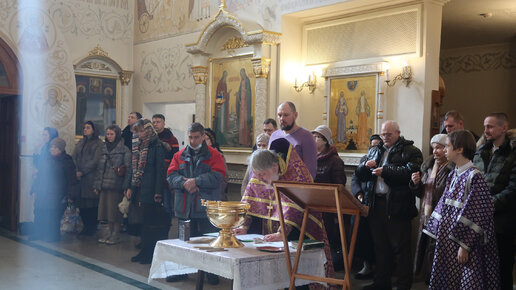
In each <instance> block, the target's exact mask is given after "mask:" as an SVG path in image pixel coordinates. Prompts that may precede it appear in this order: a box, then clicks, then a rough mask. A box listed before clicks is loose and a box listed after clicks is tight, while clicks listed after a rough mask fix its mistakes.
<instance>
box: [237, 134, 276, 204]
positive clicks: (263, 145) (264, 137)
mask: <svg viewBox="0 0 516 290" xmlns="http://www.w3.org/2000/svg"><path fill="white" fill-rule="evenodd" d="M270 137H271V136H269V134H267V133H261V134H260V135H258V136H256V140H255V141H256V143H255V144H256V145H255V146H256V148H255V149H254V151H256V150H257V149H267V146H268V145H269V139H270ZM254 151H253V152H254ZM249 179H251V165H249V164H248V165H247V169H246V170H245V175H244V179H242V186H241V187H240V195H244V193H245V189H246V188H247V183H249Z"/></svg>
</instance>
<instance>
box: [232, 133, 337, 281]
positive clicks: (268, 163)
mask: <svg viewBox="0 0 516 290" xmlns="http://www.w3.org/2000/svg"><path fill="white" fill-rule="evenodd" d="M249 165H250V166H251V169H252V170H253V176H252V178H251V180H250V181H249V183H248V185H247V188H246V190H245V193H244V195H243V196H242V202H245V203H248V204H250V205H251V207H250V209H249V210H248V211H247V216H246V220H245V222H244V224H243V225H242V226H241V227H239V228H237V229H235V234H236V235H241V234H246V233H248V232H250V233H252V232H254V233H256V232H259V233H261V234H264V235H265V236H264V240H266V241H269V242H273V241H281V240H282V235H281V232H280V231H281V227H280V222H279V213H278V208H277V204H276V201H275V195H274V189H273V187H272V186H271V183H272V182H273V181H277V180H280V181H297V182H306V183H312V182H313V179H312V175H311V174H310V172H309V171H308V169H307V168H306V166H305V164H304V162H303V160H301V158H300V157H299V155H298V154H297V152H296V150H295V149H294V147H293V146H292V145H291V144H290V143H289V142H288V141H287V140H286V139H285V138H280V139H277V140H275V141H273V142H272V143H271V144H270V146H269V150H264V149H262V150H256V151H255V152H253V154H252V155H251V158H250V161H249ZM281 201H282V208H283V216H284V218H285V224H286V230H287V231H288V233H287V236H288V238H289V240H291V239H295V240H297V239H299V233H300V232H299V230H300V228H301V222H302V220H303V209H302V208H301V207H299V206H298V205H297V204H295V203H294V202H293V201H292V200H290V199H289V198H287V197H286V196H284V195H281ZM305 235H306V237H308V238H310V239H312V240H318V241H324V244H325V254H326V259H327V261H328V262H327V263H326V265H325V269H326V275H327V277H333V276H334V271H333V263H332V260H331V253H330V248H329V243H328V238H327V236H326V231H325V230H324V223H323V220H322V214H321V213H316V212H312V213H311V214H310V215H309V219H308V222H307V225H306V234H305Z"/></svg>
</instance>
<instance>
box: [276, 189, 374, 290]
mask: <svg viewBox="0 0 516 290" xmlns="http://www.w3.org/2000/svg"><path fill="white" fill-rule="evenodd" d="M272 185H273V187H274V194H275V196H276V201H277V202H278V210H279V217H280V224H281V233H282V235H283V244H284V248H285V256H286V258H287V267H288V273H289V277H290V287H289V289H291V290H292V289H294V288H295V281H296V278H301V279H304V280H311V281H318V282H326V283H329V284H337V285H342V288H343V289H351V282H350V273H351V265H350V262H351V261H352V260H353V252H354V250H355V242H356V237H357V230H358V224H359V222H360V215H364V216H367V214H368V211H369V208H368V207H366V206H364V205H362V204H361V203H360V202H359V201H358V200H357V199H356V198H355V197H354V196H353V195H352V194H351V193H350V192H349V191H347V190H346V189H345V188H344V186H342V184H323V183H299V182H282V181H276V182H273V183H272ZM280 194H283V195H285V196H286V197H288V198H289V199H291V200H292V201H293V202H294V203H296V204H297V205H298V206H300V207H301V208H303V209H304V215H303V222H302V224H301V233H300V235H299V245H298V247H297V253H296V259H295V260H294V267H292V264H291V262H290V250H289V247H288V241H287V235H286V232H285V218H284V217H283V209H282V206H281V202H279V201H281V198H280ZM311 210H313V211H318V212H321V213H323V212H328V213H337V216H338V220H339V229H340V242H341V245H342V256H343V259H344V269H345V271H346V274H345V276H344V279H343V280H340V279H335V278H328V277H319V276H311V275H306V274H300V273H297V268H298V264H299V258H300V256H301V249H302V248H303V238H304V235H305V230H306V222H307V220H308V214H309V212H310V211H311ZM343 214H349V215H354V216H355V224H354V226H353V234H352V235H351V245H350V250H349V252H348V246H347V243H346V232H345V231H344V223H343V220H342V215H343Z"/></svg>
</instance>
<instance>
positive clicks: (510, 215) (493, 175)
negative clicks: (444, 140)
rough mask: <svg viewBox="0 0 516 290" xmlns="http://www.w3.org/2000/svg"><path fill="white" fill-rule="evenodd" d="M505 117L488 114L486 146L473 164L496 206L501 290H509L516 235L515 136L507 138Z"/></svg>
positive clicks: (503, 114)
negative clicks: (479, 172) (485, 182)
mask: <svg viewBox="0 0 516 290" xmlns="http://www.w3.org/2000/svg"><path fill="white" fill-rule="evenodd" d="M508 129H509V119H508V117H507V114H505V113H491V114H489V115H487V117H486V118H485V120H484V136H485V137H486V140H487V141H486V143H485V144H484V145H482V146H480V147H479V148H478V150H477V152H476V153H475V157H474V158H473V162H474V163H475V166H476V167H477V168H478V169H479V170H480V171H482V173H483V174H484V177H485V178H486V181H487V186H489V192H490V193H491V196H492V198H493V202H494V205H495V212H494V224H495V233H496V242H497V246H498V255H499V257H500V276H501V279H502V288H501V289H512V288H513V287H512V286H513V282H512V280H513V279H512V273H513V267H514V253H515V252H516V249H515V246H514V237H515V235H516V226H515V224H516V143H515V139H516V136H514V135H511V134H509V132H508Z"/></svg>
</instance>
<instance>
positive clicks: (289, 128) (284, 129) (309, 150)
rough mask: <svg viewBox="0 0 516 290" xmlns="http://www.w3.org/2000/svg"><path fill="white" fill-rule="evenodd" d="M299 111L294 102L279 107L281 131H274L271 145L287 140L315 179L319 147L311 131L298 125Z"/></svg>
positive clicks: (270, 140)
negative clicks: (277, 140) (282, 139)
mask: <svg viewBox="0 0 516 290" xmlns="http://www.w3.org/2000/svg"><path fill="white" fill-rule="evenodd" d="M296 119H297V111H296V106H295V105H294V103H292V102H284V103H281V104H280V105H279V106H278V121H279V123H280V128H281V130H277V131H274V133H272V135H271V138H270V139H269V146H270V144H271V143H272V142H273V141H274V140H276V139H279V138H285V139H287V140H288V142H290V144H292V146H293V147H294V148H295V149H296V152H297V154H299V156H300V157H301V159H302V160H303V162H304V163H305V165H306V167H307V168H308V171H310V174H311V175H312V178H315V175H316V173H317V147H316V145H315V141H314V137H313V136H312V133H310V131H308V130H306V129H305V128H303V127H300V126H298V125H297V124H296Z"/></svg>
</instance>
